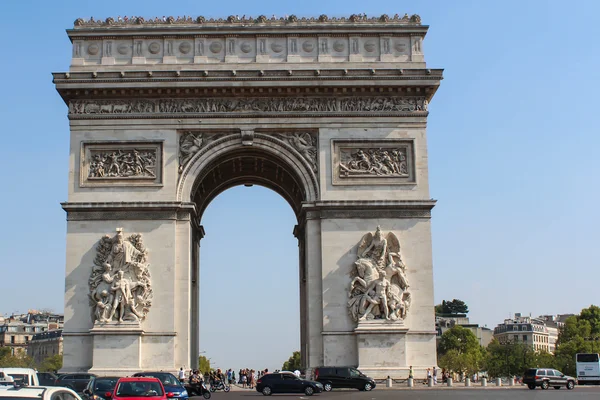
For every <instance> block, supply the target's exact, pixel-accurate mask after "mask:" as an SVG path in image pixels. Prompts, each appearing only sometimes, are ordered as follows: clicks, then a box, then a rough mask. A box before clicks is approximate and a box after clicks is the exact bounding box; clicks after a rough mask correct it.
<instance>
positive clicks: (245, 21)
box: [74, 14, 421, 29]
mask: <svg viewBox="0 0 600 400" xmlns="http://www.w3.org/2000/svg"><path fill="white" fill-rule="evenodd" d="M337 23H352V24H368V23H371V24H373V23H393V24H403V25H421V17H420V16H418V15H417V14H413V15H411V16H409V15H408V14H404V16H402V17H401V16H400V15H399V14H395V15H394V16H391V17H390V16H389V15H387V14H383V15H381V16H378V17H368V16H367V15H366V14H352V15H350V16H349V17H329V16H327V15H325V14H322V15H320V16H319V17H316V18H315V17H297V16H295V15H289V16H287V15H286V16H284V17H277V16H275V15H272V16H271V17H270V18H269V17H267V16H265V15H259V16H258V17H256V18H254V17H252V16H246V15H242V16H241V17H240V16H238V15H230V16H228V17H227V18H218V19H215V18H205V17H203V16H198V17H191V16H186V15H184V16H183V17H173V16H168V17H167V16H162V17H155V18H148V19H146V18H144V17H141V16H130V17H127V16H125V17H121V16H118V17H117V18H113V17H108V18H106V19H104V20H101V19H94V18H93V17H91V18H90V19H84V18H78V19H76V20H75V23H74V26H75V29H77V28H84V27H101V26H129V25H133V26H135V25H144V26H153V25H160V26H164V25H208V26H215V25H254V24H256V25H277V26H280V25H290V24H296V25H303V24H313V25H314V24H337Z"/></svg>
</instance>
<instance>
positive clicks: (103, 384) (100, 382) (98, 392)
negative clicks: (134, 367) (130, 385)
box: [81, 376, 119, 400]
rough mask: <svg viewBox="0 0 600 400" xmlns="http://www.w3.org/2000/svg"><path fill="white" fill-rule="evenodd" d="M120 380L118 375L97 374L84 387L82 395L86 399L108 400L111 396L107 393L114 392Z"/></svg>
mask: <svg viewBox="0 0 600 400" xmlns="http://www.w3.org/2000/svg"><path fill="white" fill-rule="evenodd" d="M118 380H119V377H118V376H96V377H94V378H92V380H90V382H89V383H88V385H87V386H86V388H85V389H83V396H81V397H82V398H83V399H84V400H86V399H87V400H108V399H109V398H110V396H106V393H112V392H113V391H114V390H115V386H117V381H118Z"/></svg>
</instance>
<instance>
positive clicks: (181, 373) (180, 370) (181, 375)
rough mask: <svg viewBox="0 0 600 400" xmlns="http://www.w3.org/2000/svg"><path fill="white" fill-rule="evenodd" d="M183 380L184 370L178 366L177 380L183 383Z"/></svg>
mask: <svg viewBox="0 0 600 400" xmlns="http://www.w3.org/2000/svg"><path fill="white" fill-rule="evenodd" d="M183 381H185V371H184V370H183V367H181V368H179V382H181V383H183Z"/></svg>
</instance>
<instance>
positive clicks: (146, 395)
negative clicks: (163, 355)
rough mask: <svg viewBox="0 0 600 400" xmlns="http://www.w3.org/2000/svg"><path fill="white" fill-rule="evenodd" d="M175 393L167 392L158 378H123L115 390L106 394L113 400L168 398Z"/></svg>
mask: <svg viewBox="0 0 600 400" xmlns="http://www.w3.org/2000/svg"><path fill="white" fill-rule="evenodd" d="M173 396H174V395H173V393H165V388H164V387H163V385H162V383H161V382H160V380H159V379H158V378H146V377H144V378H142V377H140V378H121V379H119V381H118V382H117V384H116V386H115V390H114V391H113V392H112V393H110V392H107V393H106V394H105V398H106V399H111V400H167V398H171V397H173Z"/></svg>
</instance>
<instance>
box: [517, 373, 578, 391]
mask: <svg viewBox="0 0 600 400" xmlns="http://www.w3.org/2000/svg"><path fill="white" fill-rule="evenodd" d="M575 382H576V380H575V378H573V377H572V376H568V375H565V374H563V373H562V372H560V371H557V370H555V369H551V368H530V369H528V370H527V371H525V373H524V374H523V383H524V384H525V385H527V387H528V388H529V389H531V390H533V389H535V388H536V387H538V386H539V387H541V388H542V389H544V390H546V389H548V388H549V387H550V386H552V387H553V388H554V389H560V388H561V387H566V388H567V389H569V390H571V389H573V388H574V387H575Z"/></svg>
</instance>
